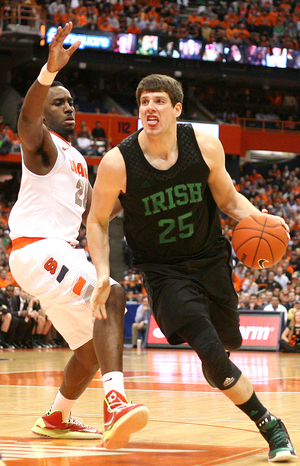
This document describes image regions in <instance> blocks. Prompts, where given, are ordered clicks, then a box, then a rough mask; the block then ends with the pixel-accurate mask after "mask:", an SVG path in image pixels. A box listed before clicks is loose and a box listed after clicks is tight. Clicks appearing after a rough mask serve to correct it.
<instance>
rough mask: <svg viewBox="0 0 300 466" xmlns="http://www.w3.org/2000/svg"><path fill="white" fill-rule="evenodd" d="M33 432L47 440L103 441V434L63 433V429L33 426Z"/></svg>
mask: <svg viewBox="0 0 300 466" xmlns="http://www.w3.org/2000/svg"><path fill="white" fill-rule="evenodd" d="M31 432H33V433H34V434H36V435H39V436H40V437H46V438H62V439H71V440H72V439H74V440H102V439H103V436H102V435H101V434H92V433H88V432H87V433H83V432H71V431H66V432H64V431H62V430H61V429H46V428H45V427H39V426H33V427H32V428H31Z"/></svg>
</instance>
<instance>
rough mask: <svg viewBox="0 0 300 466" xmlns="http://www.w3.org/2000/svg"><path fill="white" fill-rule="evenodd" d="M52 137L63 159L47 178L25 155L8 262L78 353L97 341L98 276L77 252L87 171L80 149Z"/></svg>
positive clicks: (85, 197) (84, 205)
mask: <svg viewBox="0 0 300 466" xmlns="http://www.w3.org/2000/svg"><path fill="white" fill-rule="evenodd" d="M51 136H52V139H53V141H54V143H55V145H56V147H57V151H58V155H57V160H56V163H55V165H54V167H53V168H52V170H51V171H50V172H49V173H48V174H47V175H42V176H40V175H36V174H34V173H32V172H31V171H30V170H28V169H27V168H26V166H25V164H24V161H23V157H22V179H21V187H20V192H19V196H18V200H17V202H16V203H15V205H14V207H13V208H12V211H11V214H10V217H9V228H10V237H11V239H12V243H13V249H12V253H11V255H10V259H9V261H10V268H11V271H12V274H13V276H14V278H15V279H16V281H17V282H18V283H19V285H20V286H21V287H22V288H24V289H25V290H26V291H27V292H28V293H30V294H31V295H33V296H36V297H37V298H38V299H39V300H40V302H41V304H42V306H43V307H44V308H45V310H46V312H47V314H48V315H49V317H50V319H51V321H52V322H53V325H54V326H55V327H56V329H57V330H58V331H59V333H61V335H62V336H63V337H64V338H65V340H66V341H67V342H68V344H69V346H70V348H71V349H73V350H74V349H76V348H78V347H80V346H82V345H83V344H85V343H87V342H88V341H89V340H91V339H92V337H93V322H92V313H91V309H90V305H89V299H90V296H91V293H92V291H93V288H94V286H95V284H96V282H97V274H96V270H95V267H94V266H93V265H92V264H91V263H90V262H89V261H88V260H87V258H86V254H85V252H84V251H83V250H81V249H74V247H75V246H76V244H77V243H78V241H77V236H78V230H79V228H80V225H81V220H82V214H83V213H84V211H85V207H86V200H87V192H88V185H89V182H88V170H87V164H86V161H85V159H84V157H83V156H82V155H81V154H80V152H79V151H77V149H75V148H74V147H73V146H72V145H71V144H70V143H68V142H67V141H66V140H64V139H63V138H61V137H60V136H58V135H57V134H54V133H51ZM114 283H116V282H115V281H114V280H112V279H111V284H114Z"/></svg>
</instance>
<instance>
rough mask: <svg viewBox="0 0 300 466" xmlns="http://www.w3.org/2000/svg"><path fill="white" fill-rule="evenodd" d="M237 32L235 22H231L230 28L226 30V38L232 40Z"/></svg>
mask: <svg viewBox="0 0 300 466" xmlns="http://www.w3.org/2000/svg"><path fill="white" fill-rule="evenodd" d="M236 31H237V28H236V25H235V23H234V22H233V21H231V22H230V26H229V27H228V28H227V29H226V37H227V39H231V37H233V36H234V34H235V32H236Z"/></svg>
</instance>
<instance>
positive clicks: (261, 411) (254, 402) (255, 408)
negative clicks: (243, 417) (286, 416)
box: [236, 392, 268, 422]
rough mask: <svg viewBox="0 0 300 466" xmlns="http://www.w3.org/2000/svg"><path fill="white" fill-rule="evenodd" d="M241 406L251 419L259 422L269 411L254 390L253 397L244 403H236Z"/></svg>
mask: <svg viewBox="0 0 300 466" xmlns="http://www.w3.org/2000/svg"><path fill="white" fill-rule="evenodd" d="M236 406H237V407H238V408H240V409H241V410H242V411H243V412H244V413H245V414H247V416H249V417H250V419H251V420H252V421H254V422H257V421H258V420H259V419H260V418H261V417H263V416H264V415H265V414H267V413H268V410H267V409H266V408H265V407H264V406H263V405H262V404H261V402H260V401H259V399H258V398H257V396H256V394H255V392H253V394H252V396H251V398H249V400H248V401H246V403H243V404H242V405H236Z"/></svg>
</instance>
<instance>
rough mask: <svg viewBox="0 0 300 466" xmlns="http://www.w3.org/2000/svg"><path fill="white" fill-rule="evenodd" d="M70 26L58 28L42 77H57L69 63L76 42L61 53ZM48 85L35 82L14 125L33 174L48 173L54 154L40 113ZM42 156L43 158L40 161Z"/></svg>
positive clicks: (78, 43) (41, 112) (54, 157)
mask: <svg viewBox="0 0 300 466" xmlns="http://www.w3.org/2000/svg"><path fill="white" fill-rule="evenodd" d="M72 27H73V25H72V23H71V22H70V23H66V25H65V27H64V28H61V27H59V28H58V31H57V33H56V35H55V36H54V38H53V41H52V43H51V44H50V45H49V55H48V61H47V64H46V71H45V73H46V74H47V72H48V74H49V73H54V75H55V73H57V72H58V71H60V70H61V69H62V68H63V67H64V66H65V65H66V64H67V63H68V61H69V59H70V57H71V56H72V55H73V53H74V52H75V50H77V48H78V47H79V45H80V41H77V42H75V43H74V44H73V45H72V46H71V47H69V48H68V49H65V48H64V47H63V41H64V40H65V38H66V37H67V35H68V34H69V33H70V32H71V30H72ZM50 76H51V75H50ZM50 85H51V82H50V84H49V85H45V84H41V83H40V81H39V79H37V80H36V81H35V82H34V83H33V84H32V86H31V87H30V89H29V90H28V92H27V95H26V98H25V101H24V104H23V106H22V109H21V113H20V117H19V121H18V134H19V137H20V139H21V142H22V148H23V153H24V162H25V165H26V166H27V168H28V169H29V170H31V171H32V172H34V173H36V174H40V175H43V174H46V173H48V172H49V171H50V170H51V169H52V167H53V166H54V164H55V161H56V157H57V151H56V148H55V145H54V144H53V141H52V139H51V136H50V134H49V131H48V129H47V127H46V126H45V124H44V118H43V109H44V105H45V102H46V99H47V96H48V92H49V88H50ZM43 155H44V157H43Z"/></svg>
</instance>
